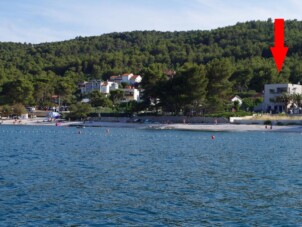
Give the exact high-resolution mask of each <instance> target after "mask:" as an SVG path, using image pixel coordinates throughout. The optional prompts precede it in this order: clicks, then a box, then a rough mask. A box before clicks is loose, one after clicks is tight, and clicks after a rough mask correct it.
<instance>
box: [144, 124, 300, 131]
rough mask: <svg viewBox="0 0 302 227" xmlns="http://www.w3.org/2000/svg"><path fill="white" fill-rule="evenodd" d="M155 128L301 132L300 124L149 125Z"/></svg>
mask: <svg viewBox="0 0 302 227" xmlns="http://www.w3.org/2000/svg"><path fill="white" fill-rule="evenodd" d="M149 128H150V129H155V130H182V131H205V132H252V131H260V132H301V133H302V126H301V125H291V126H275V125H273V127H272V129H270V127H267V128H265V125H249V124H217V125H216V124H171V125H157V126H156V125H154V126H149Z"/></svg>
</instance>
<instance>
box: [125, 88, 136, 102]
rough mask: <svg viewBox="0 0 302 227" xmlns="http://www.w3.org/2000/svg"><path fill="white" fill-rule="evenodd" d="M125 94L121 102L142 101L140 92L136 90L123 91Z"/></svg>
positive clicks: (127, 89)
mask: <svg viewBox="0 0 302 227" xmlns="http://www.w3.org/2000/svg"><path fill="white" fill-rule="evenodd" d="M121 90H122V91H123V93H124V95H123V99H122V100H121V102H130V101H137V102H139V101H140V96H139V90H138V89H136V88H125V89H121Z"/></svg>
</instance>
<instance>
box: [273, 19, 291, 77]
mask: <svg viewBox="0 0 302 227" xmlns="http://www.w3.org/2000/svg"><path fill="white" fill-rule="evenodd" d="M287 51H288V47H285V46H284V19H275V46H274V47H271V52H272V54H273V57H274V59H275V63H276V66H277V69H278V72H280V71H281V69H282V66H283V62H284V60H285V58H286V54H287Z"/></svg>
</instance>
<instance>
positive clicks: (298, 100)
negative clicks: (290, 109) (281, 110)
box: [293, 94, 302, 107]
mask: <svg viewBox="0 0 302 227" xmlns="http://www.w3.org/2000/svg"><path fill="white" fill-rule="evenodd" d="M293 102H294V103H295V104H296V105H297V107H301V106H302V94H293Z"/></svg>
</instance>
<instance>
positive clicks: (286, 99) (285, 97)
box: [275, 93, 293, 113]
mask: <svg viewBox="0 0 302 227" xmlns="http://www.w3.org/2000/svg"><path fill="white" fill-rule="evenodd" d="M292 100H293V95H291V94H289V93H283V94H282V95H281V96H278V97H276V100H275V101H276V102H277V103H282V104H283V106H284V110H285V113H287V111H288V105H289V104H290V103H291V102H292Z"/></svg>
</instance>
